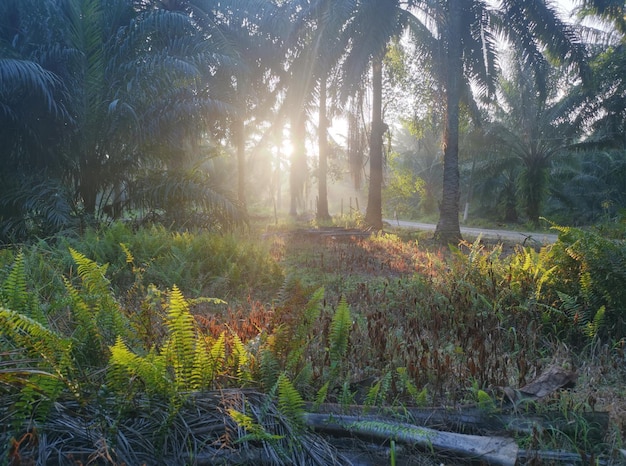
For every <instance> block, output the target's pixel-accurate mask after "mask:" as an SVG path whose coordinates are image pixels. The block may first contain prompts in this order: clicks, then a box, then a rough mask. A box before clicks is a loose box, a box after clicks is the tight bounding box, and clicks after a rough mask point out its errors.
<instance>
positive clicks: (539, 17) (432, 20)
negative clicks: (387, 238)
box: [413, 0, 585, 244]
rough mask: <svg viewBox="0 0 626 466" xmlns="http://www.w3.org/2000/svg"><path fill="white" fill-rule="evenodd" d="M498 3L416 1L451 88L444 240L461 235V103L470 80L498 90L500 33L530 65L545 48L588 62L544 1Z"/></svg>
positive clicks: (440, 228)
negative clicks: (435, 43) (437, 42)
mask: <svg viewBox="0 0 626 466" xmlns="http://www.w3.org/2000/svg"><path fill="white" fill-rule="evenodd" d="M496 7H497V8H495V7H493V6H491V5H490V3H489V2H485V1H479V0H448V1H445V2H429V1H417V2H415V4H414V5H413V8H417V9H419V10H420V11H421V12H422V16H421V17H422V18H425V19H423V21H425V24H427V25H430V28H431V31H432V33H433V37H435V38H436V39H437V40H438V41H439V43H440V46H441V48H440V50H441V52H440V55H439V57H437V58H438V60H439V62H440V64H441V65H442V71H443V73H442V74H441V75H440V76H442V78H443V79H442V84H443V86H444V88H445V92H446V124H445V129H444V136H443V148H444V172H443V194H442V199H441V204H440V216H439V222H438V223H437V228H436V231H435V237H436V239H437V240H438V241H439V242H440V243H442V244H447V243H450V242H452V243H454V242H456V241H458V240H459V239H460V238H461V232H460V225H459V204H460V182H459V181H460V177H459V159H458V153H459V105H460V102H461V99H462V97H463V94H464V92H465V93H467V86H466V83H467V82H472V83H474V88H475V89H479V90H483V91H488V92H493V89H494V84H495V78H496V72H495V71H496V66H495V64H496V61H495V58H496V55H497V47H496V44H497V40H496V36H497V35H501V36H502V37H504V38H506V39H507V40H509V41H510V43H511V44H513V45H514V46H515V47H517V48H519V49H521V50H523V52H524V57H525V58H526V59H527V63H528V65H529V66H534V65H535V64H537V63H539V64H540V63H542V62H543V61H545V58H544V54H543V51H544V50H546V51H549V52H550V53H551V55H552V56H554V57H560V58H561V59H562V60H564V61H567V62H570V63H579V64H581V63H584V57H585V54H584V48H583V46H582V45H581V44H580V43H579V42H578V41H577V38H576V36H575V34H574V32H573V29H572V28H571V27H570V26H568V25H567V24H565V23H564V22H563V21H561V20H560V19H559V17H558V16H557V13H556V11H555V9H554V7H553V5H552V4H550V3H548V2H545V1H533V2H520V1H516V0H501V1H500V2H499V3H498V5H496Z"/></svg>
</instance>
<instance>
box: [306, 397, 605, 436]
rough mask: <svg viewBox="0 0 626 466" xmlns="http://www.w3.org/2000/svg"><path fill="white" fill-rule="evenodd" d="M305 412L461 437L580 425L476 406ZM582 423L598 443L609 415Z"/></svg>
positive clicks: (583, 417) (592, 415)
mask: <svg viewBox="0 0 626 466" xmlns="http://www.w3.org/2000/svg"><path fill="white" fill-rule="evenodd" d="M305 409H306V410H308V411H315V412H316V413H320V414H347V415H353V416H361V415H372V416H378V417H385V418H393V419H395V420H402V421H407V422H410V423H412V424H416V425H419V426H423V427H428V428H431V429H438V430H447V431H452V432H458V433H464V434H479V435H503V434H530V433H533V432H536V433H542V432H544V431H551V430H558V431H560V432H564V433H565V434H575V431H576V429H578V428H580V424H578V423H573V422H571V419H568V418H567V417H566V416H565V415H564V413H563V412H561V411H546V412H544V413H542V414H541V415H538V414H535V415H533V414H528V413H526V414H522V413H499V412H489V411H486V410H484V409H481V408H479V407H476V406H460V407H456V408H414V407H399V408H396V407H371V406H363V405H342V404H337V403H323V404H321V405H315V406H314V405H313V403H307V404H306V405H305ZM576 416H577V417H578V418H579V419H580V421H581V422H584V423H585V425H586V429H587V435H588V436H589V438H591V439H596V440H598V441H602V439H603V438H604V436H605V434H606V432H607V431H608V428H609V413H606V412H596V411H594V412H584V413H578V414H577V415H576Z"/></svg>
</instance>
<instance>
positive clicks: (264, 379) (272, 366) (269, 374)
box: [258, 348, 280, 390]
mask: <svg viewBox="0 0 626 466" xmlns="http://www.w3.org/2000/svg"><path fill="white" fill-rule="evenodd" d="M279 376H280V362H279V361H278V359H277V358H276V355H275V354H274V353H273V352H272V351H270V350H269V349H268V348H262V349H261V352H260V355H259V375H258V380H260V381H261V384H262V386H263V387H264V388H265V389H266V390H267V389H269V388H271V387H274V386H275V385H276V382H277V381H278V377H279Z"/></svg>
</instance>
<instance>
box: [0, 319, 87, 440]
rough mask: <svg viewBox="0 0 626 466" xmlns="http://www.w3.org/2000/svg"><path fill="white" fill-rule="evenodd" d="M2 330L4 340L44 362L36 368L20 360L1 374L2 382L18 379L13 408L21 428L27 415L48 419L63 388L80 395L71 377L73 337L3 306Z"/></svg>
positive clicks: (15, 421) (14, 420)
mask: <svg viewBox="0 0 626 466" xmlns="http://www.w3.org/2000/svg"><path fill="white" fill-rule="evenodd" d="M0 329H1V330H2V340H4V342H10V343H11V344H12V346H15V347H18V348H20V349H21V350H22V351H24V352H25V354H24V355H25V356H29V357H33V358H36V359H38V360H40V361H41V363H40V364H38V366H39V367H37V368H33V367H23V364H20V363H17V364H16V367H14V368H9V369H4V370H3V371H1V373H0V382H2V383H3V384H4V383H7V384H11V383H12V381H13V382H17V384H16V386H17V387H19V395H18V397H17V400H16V402H15V403H14V405H13V407H12V409H11V411H10V419H11V423H12V425H13V426H14V427H15V428H18V429H21V428H22V423H23V421H25V420H26V419H27V418H35V419H38V420H40V419H43V418H45V416H46V415H47V413H48V408H49V407H50V406H51V405H52V403H53V402H54V401H55V400H56V399H57V397H58V396H59V395H60V394H61V393H62V392H63V390H64V389H66V388H69V389H70V391H71V392H72V393H73V394H74V395H75V396H77V397H78V396H79V389H78V387H77V385H76V383H75V382H74V380H73V377H72V373H73V369H74V366H73V361H72V357H71V351H70V349H71V342H70V340H68V339H66V338H63V337H62V336H60V335H58V334H57V333H55V332H54V331H52V330H50V329H48V328H46V327H44V326H43V325H42V324H41V323H39V322H37V321H36V320H34V319H31V318H30V317H28V316H25V315H22V314H20V313H18V312H15V311H12V310H8V309H4V308H2V307H0ZM5 420H6V418H5Z"/></svg>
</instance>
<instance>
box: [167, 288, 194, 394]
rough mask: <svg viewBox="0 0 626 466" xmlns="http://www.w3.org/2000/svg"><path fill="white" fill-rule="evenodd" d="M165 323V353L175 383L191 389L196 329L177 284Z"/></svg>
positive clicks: (182, 387) (181, 388) (179, 386)
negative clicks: (167, 336)
mask: <svg viewBox="0 0 626 466" xmlns="http://www.w3.org/2000/svg"><path fill="white" fill-rule="evenodd" d="M165 325H166V326H167V328H168V330H169V340H168V342H167V344H166V345H165V348H164V353H165V355H166V358H167V361H168V363H169V364H170V365H171V367H172V368H173V370H174V383H175V385H176V387H177V388H178V389H179V390H189V389H191V388H192V387H193V383H192V373H193V367H194V359H195V346H196V331H195V326H194V319H193V316H192V315H191V313H190V312H189V308H188V306H187V303H186V301H185V299H184V298H183V295H182V293H181V292H180V290H179V289H178V287H176V286H174V287H173V288H172V291H171V293H170V299H169V303H168V311H167V319H166V321H165Z"/></svg>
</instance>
